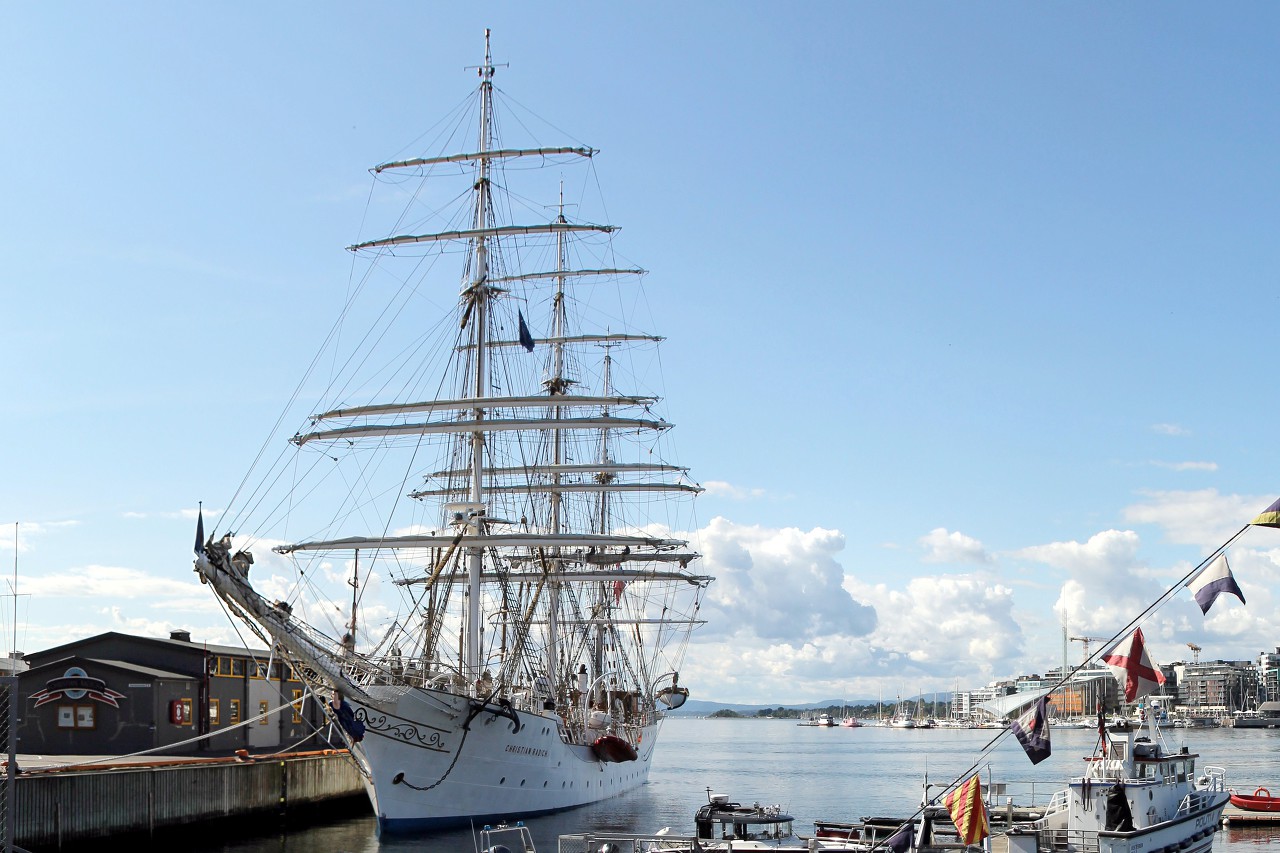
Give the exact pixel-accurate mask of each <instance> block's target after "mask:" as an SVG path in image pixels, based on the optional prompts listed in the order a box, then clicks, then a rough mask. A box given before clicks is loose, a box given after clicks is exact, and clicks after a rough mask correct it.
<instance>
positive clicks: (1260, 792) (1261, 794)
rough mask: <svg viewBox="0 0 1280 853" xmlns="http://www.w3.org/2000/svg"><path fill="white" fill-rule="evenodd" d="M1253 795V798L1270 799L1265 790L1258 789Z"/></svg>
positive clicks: (1269, 793) (1269, 794) (1268, 793)
mask: <svg viewBox="0 0 1280 853" xmlns="http://www.w3.org/2000/svg"><path fill="white" fill-rule="evenodd" d="M1253 795H1254V796H1255V797H1270V796H1271V792H1270V791H1268V790H1267V789H1266V788H1259V789H1258V790H1256V791H1254V792H1253Z"/></svg>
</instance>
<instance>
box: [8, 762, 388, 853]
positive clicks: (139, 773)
mask: <svg viewBox="0 0 1280 853" xmlns="http://www.w3.org/2000/svg"><path fill="white" fill-rule="evenodd" d="M19 767H20V768H22V770H21V772H20V773H19V775H18V777H17V779H16V783H15V784H16V790H15V791H14V794H15V795H16V797H15V799H14V805H15V812H16V816H17V827H16V831H15V833H14V840H15V842H16V843H17V844H18V845H20V846H22V847H24V848H26V849H28V850H60V849H63V848H64V847H73V846H80V845H82V844H84V843H85V842H91V841H93V840H94V839H102V838H108V837H110V838H117V837H119V836H122V835H134V836H139V837H142V838H148V837H155V836H156V835H157V834H166V833H168V832H171V831H173V830H174V829H176V828H179V827H182V828H186V827H191V826H192V825H201V826H200V828H201V830H202V831H206V832H207V831H208V828H209V826H210V824H211V823H216V824H217V825H218V827H219V830H220V831H225V832H227V833H228V834H232V833H234V832H235V831H236V829H238V827H239V824H244V825H245V826H248V825H250V824H255V823H260V821H261V819H263V818H266V819H272V818H281V819H283V818H285V817H286V816H287V815H288V814H289V813H290V812H296V811H298V810H303V809H307V808H309V807H316V806H319V805H321V804H326V803H329V804H331V805H332V804H333V801H338V800H346V801H348V802H350V803H352V805H353V808H358V804H359V803H360V801H363V802H364V804H365V808H367V807H368V800H367V799H366V797H365V791H364V785H363V782H362V780H361V776H360V773H359V771H358V770H357V769H356V766H355V763H354V762H353V760H352V759H351V757H350V756H349V755H348V754H347V752H346V750H324V751H321V752H297V753H285V754H280V755H272V756H259V757H250V756H241V757H231V758H170V759H161V760H155V761H145V762H137V761H130V762H118V763H105V762H104V763H95V764H93V765H90V766H84V767H74V766H73V767H56V766H55V767H28V766H26V765H24V764H22V761H21V759H19Z"/></svg>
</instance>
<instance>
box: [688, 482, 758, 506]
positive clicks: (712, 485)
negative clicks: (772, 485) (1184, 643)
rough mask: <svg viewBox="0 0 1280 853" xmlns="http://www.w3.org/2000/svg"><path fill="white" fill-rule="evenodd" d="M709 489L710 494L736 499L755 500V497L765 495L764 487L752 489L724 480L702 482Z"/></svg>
mask: <svg viewBox="0 0 1280 853" xmlns="http://www.w3.org/2000/svg"><path fill="white" fill-rule="evenodd" d="M702 486H703V488H705V489H706V490H707V494H708V495H713V496H715V497H718V498H729V499H730V500H735V501H745V500H754V499H755V498H762V497H764V489H752V488H746V487H744V486H735V485H733V484H732V483H726V482H724V481H723V480H708V481H707V482H705V483H703V484H702Z"/></svg>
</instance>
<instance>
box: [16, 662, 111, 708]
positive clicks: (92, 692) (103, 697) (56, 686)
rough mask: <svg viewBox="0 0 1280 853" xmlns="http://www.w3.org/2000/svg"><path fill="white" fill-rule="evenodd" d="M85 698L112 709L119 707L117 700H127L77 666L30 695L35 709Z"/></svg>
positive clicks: (47, 682)
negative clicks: (60, 700)
mask: <svg viewBox="0 0 1280 853" xmlns="http://www.w3.org/2000/svg"><path fill="white" fill-rule="evenodd" d="M85 697H88V698H89V699H92V700H93V701H95V702H101V703H102V704H104V705H110V706H111V707H112V708H119V707H120V705H119V704H117V702H116V700H117V699H126V698H128V697H127V696H125V694H123V693H117V692H116V691H115V690H111V689H109V688H108V687H107V682H105V681H103V680H102V679H101V678H93V677H91V676H90V675H89V673H87V672H85V671H84V670H83V669H81V668H80V667H78V666H73V667H71V668H70V669H68V670H67V671H66V672H65V673H63V675H62V677H61V678H51V679H50V680H48V681H46V682H45V683H44V690H41V691H39V692H37V693H32V694H31V698H32V699H34V700H36V707H37V708H39V707H40V706H41V705H44V704H46V703H49V702H56V701H58V700H59V699H63V698H66V699H70V700H71V701H73V702H75V701H78V700H80V699H84V698H85Z"/></svg>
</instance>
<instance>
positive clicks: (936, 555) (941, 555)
mask: <svg viewBox="0 0 1280 853" xmlns="http://www.w3.org/2000/svg"><path fill="white" fill-rule="evenodd" d="M920 545H921V547H923V548H924V549H925V555H924V561H925V562H926V563H977V564H979V565H985V564H988V563H991V562H992V559H991V555H990V554H988V553H987V551H986V549H985V548H983V547H982V543H981V542H979V541H978V540H977V539H974V538H973V537H971V536H965V535H964V534H963V533H961V532H959V531H948V530H947V529H946V528H945V527H938V528H935V529H933V530H931V531H929V533H927V534H926V535H924V536H921V537H920Z"/></svg>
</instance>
